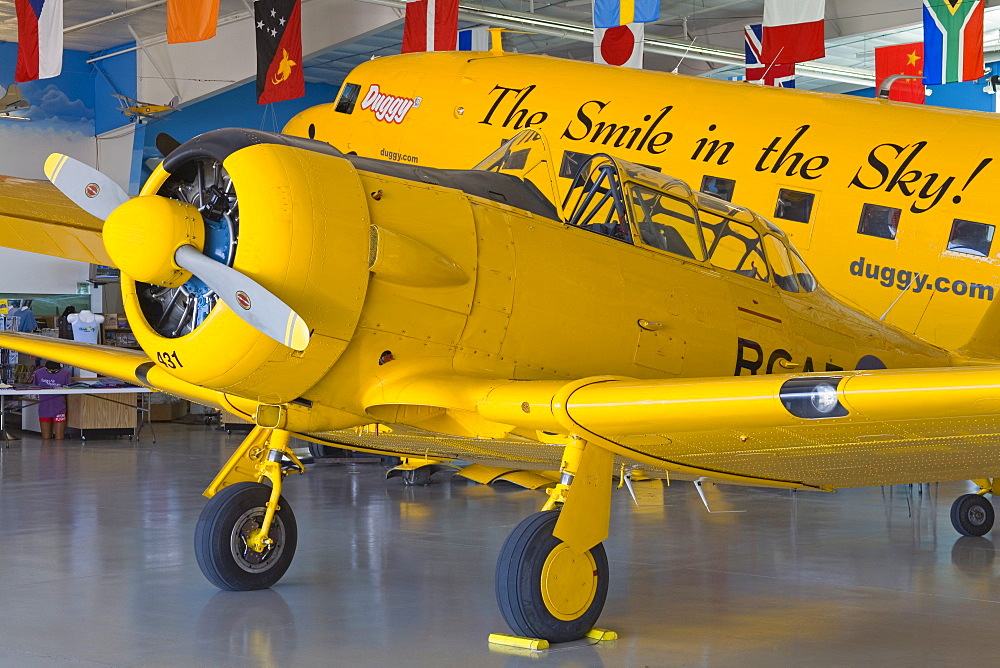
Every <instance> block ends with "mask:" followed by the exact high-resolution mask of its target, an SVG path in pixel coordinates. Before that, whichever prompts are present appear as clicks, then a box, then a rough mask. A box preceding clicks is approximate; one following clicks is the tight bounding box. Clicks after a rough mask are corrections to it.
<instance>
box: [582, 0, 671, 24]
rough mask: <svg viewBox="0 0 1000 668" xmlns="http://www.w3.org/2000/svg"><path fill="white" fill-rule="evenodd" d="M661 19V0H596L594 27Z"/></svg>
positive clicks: (650, 21)
mask: <svg viewBox="0 0 1000 668" xmlns="http://www.w3.org/2000/svg"><path fill="white" fill-rule="evenodd" d="M659 20H660V0H594V27H595V28H616V27H618V26H624V25H629V24H630V23H652V22H653V21H659Z"/></svg>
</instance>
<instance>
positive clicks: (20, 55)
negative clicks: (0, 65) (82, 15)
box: [14, 0, 63, 82]
mask: <svg viewBox="0 0 1000 668" xmlns="http://www.w3.org/2000/svg"><path fill="white" fill-rule="evenodd" d="M14 6H15V8H16V10H17V69H16V70H15V72H14V81H17V82H22V81H34V80H35V79H48V78H50V77H57V76H59V74H60V72H62V55H63V0H14Z"/></svg>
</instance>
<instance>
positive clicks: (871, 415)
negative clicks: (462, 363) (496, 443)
mask: <svg viewBox="0 0 1000 668" xmlns="http://www.w3.org/2000/svg"><path fill="white" fill-rule="evenodd" d="M378 394H379V401H378V402H375V404H373V405H372V406H371V407H370V409H369V411H370V412H371V413H372V414H373V415H377V416H380V417H383V416H384V417H385V418H389V419H390V420H391V419H392V418H393V417H395V416H405V415H406V411H404V410H401V409H400V407H405V406H422V407H427V406H438V407H442V408H443V410H445V411H452V412H456V413H459V414H463V413H469V412H473V413H475V414H476V415H477V416H478V417H480V418H482V419H485V420H487V421H488V422H489V423H491V424H493V425H506V429H507V430H508V431H509V432H510V433H517V434H525V433H526V432H529V431H533V432H535V433H536V434H539V435H541V434H546V433H549V434H575V435H577V436H580V437H582V438H585V439H588V440H591V441H593V442H595V443H598V444H600V445H602V446H603V447H605V448H607V449H609V450H611V451H612V452H614V453H615V454H617V455H620V456H622V457H626V458H628V459H631V460H635V461H638V462H641V463H644V464H648V465H651V466H656V467H659V468H664V469H667V470H671V471H676V472H680V473H688V474H693V475H699V474H700V475H705V476H710V477H713V478H717V479H722V480H732V481H734V482H753V483H757V484H766V485H774V486H782V487H799V486H804V487H813V488H820V489H834V488H838V487H856V486H863V485H880V484H899V483H907V482H922V481H935V480H962V479H971V478H983V477H998V476H1000V367H966V368H949V369H941V370H937V369H929V370H928V369H918V370H904V371H886V370H880V371H854V372H842V373H838V374H836V375H825V374H799V375H793V376H785V375H782V376H758V377H741V378H708V379H686V380H631V379H622V378H609V377H600V378H586V379H581V380H579V381H574V382H569V383H566V382H562V381H493V382H490V381H484V380H476V379H469V378H452V379H451V380H450V381H449V380H448V379H446V378H440V377H427V378H422V379H419V380H414V379H413V378H410V379H408V380H406V381H404V382H400V383H398V384H394V383H388V384H385V383H384V384H383V385H382V386H381V387H380V388H379V392H378ZM464 422H465V423H466V424H468V423H469V421H468V419H467V418H466V419H465V420H464ZM489 437H490V438H494V439H495V438H496V435H495V434H489ZM480 442H482V441H480ZM470 446H471V450H472V451H473V452H474V450H475V442H474V441H471V442H470Z"/></svg>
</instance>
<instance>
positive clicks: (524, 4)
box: [0, 0, 1000, 90]
mask: <svg viewBox="0 0 1000 668" xmlns="http://www.w3.org/2000/svg"><path fill="white" fill-rule="evenodd" d="M327 1H328V0H303V2H304V8H303V14H304V16H305V17H306V20H308V13H309V9H308V6H309V5H311V4H313V3H322V2H327ZM373 1H374V2H377V3H379V4H399V0H357V2H358V3H359V4H362V3H363V2H373ZM763 4H764V3H763V0H735V1H733V0H679V1H674V0H662V1H661V11H660V15H661V18H660V20H659V21H658V22H656V23H655V24H647V26H646V37H647V39H654V40H655V39H662V40H668V41H671V42H673V43H682V44H692V43H693V44H695V45H697V46H698V47H714V48H717V49H721V50H724V51H728V52H730V54H731V55H732V56H737V55H738V54H739V53H740V52H741V50H742V48H743V25H744V24H746V23H750V22H754V21H759V20H760V17H761V16H762V14H763ZM995 5H1000V0H988V1H987V6H988V7H990V6H995ZM64 7H65V26H66V29H67V32H66V34H65V46H66V48H69V49H76V50H80V51H87V52H94V51H99V50H103V49H110V48H113V47H116V46H118V45H121V44H125V43H129V42H132V41H133V40H132V36H131V34H130V33H129V26H131V28H132V29H133V30H135V32H136V34H138V35H139V37H140V38H141V39H143V40H144V41H145V40H159V39H162V35H163V33H164V30H165V25H166V0H65V4H64ZM461 7H462V8H465V9H468V10H469V11H467V12H463V13H462V14H461V15H460V17H461V18H462V25H463V27H466V26H472V25H477V24H481V23H485V21H483V22H480V21H471V20H468V19H469V18H470V17H471V16H472V14H474V13H477V12H478V13H479V14H482V13H483V12H486V11H492V12H496V13H499V14H504V13H507V14H511V15H513V14H517V15H527V16H538V17H543V18H547V19H550V20H556V21H560V22H565V23H567V24H579V25H584V26H586V25H589V23H590V14H591V0H556V1H554V2H549V1H547V0H484V1H482V2H477V3H472V2H469V3H466V2H462V4H461ZM249 8H250V4H249V0H221V2H220V11H219V16H220V23H225V22H231V21H236V20H239V19H242V18H245V17H246V16H247V14H248V12H249ZM360 9H361V11H363V7H362V8H360ZM398 13H399V16H400V17H401V16H402V10H398ZM998 13H1000V12H998ZM111 16H115V17H116V18H115V19H114V20H108V19H109V17H111ZM826 19H827V20H826V36H827V39H828V45H829V48H828V56H827V58H826V59H824V60H823V61H820V62H821V63H824V64H829V65H832V66H836V67H841V68H848V69H851V70H854V71H856V72H857V73H858V74H860V75H861V76H867V75H870V72H871V70H872V68H873V67H874V62H873V55H872V51H873V49H874V47H876V46H884V45H887V44H897V43H903V42H907V41H914V40H915V39H919V32H917V33H914V32H913V31H910V32H906V31H905V30H901V29H900V28H899V26H904V27H906V26H913V25H916V24H918V23H919V21H920V19H921V10H920V3H919V2H917V1H916V0H885V1H883V2H878V3H873V2H871V1H870V0H827V3H826ZM401 39H402V23H401V21H395V22H392V23H389V24H387V25H385V26H384V27H383V28H380V29H378V30H376V31H374V32H371V33H369V34H362V35H357V36H355V37H354V38H352V39H349V40H346V41H343V42H340V43H338V44H332V45H329V46H328V47H327V48H324V49H323V50H321V51H320V52H319V53H315V54H309V57H308V59H307V61H306V62H305V63H304V64H305V73H306V78H307V80H308V81H313V82H324V83H329V84H332V85H339V84H340V83H341V81H342V80H343V78H344V76H345V75H346V73H347V72H349V71H350V70H351V69H352V68H353V67H354V66H355V65H357V64H358V63H360V62H363V61H364V60H367V59H369V58H371V57H373V56H382V55H391V54H394V53H398V50H399V44H400V41H401ZM0 40H2V41H17V24H16V19H15V11H14V0H0ZM986 42H987V49H988V50H989V49H990V47H991V46H992V47H993V48H994V49H997V48H998V47H1000V17H998V18H997V19H990V18H989V17H988V18H987V36H986ZM505 45H506V48H507V49H508V50H510V51H518V52H521V53H544V54H549V55H554V56H560V57H568V58H575V59H581V60H590V59H591V58H592V46H591V45H590V43H589V42H587V41H585V40H581V38H580V37H579V35H577V36H572V35H570V34H566V35H561V36H560V35H553V34H511V35H508V36H506V38H505ZM669 50H670V49H667V51H669ZM679 60H680V59H679V58H678V57H677V56H676V55H664V54H663V53H648V52H647V54H646V68H647V69H653V70H673V69H674V68H675V67H677V65H678V62H679ZM680 71H682V72H685V73H687V74H709V73H714V74H713V75H714V76H736V75H737V74H738V73H741V68H738V67H728V68H727V67H724V63H720V62H707V61H706V60H704V59H702V58H700V57H699V56H698V55H697V54H696V53H690V54H689V55H688V56H687V57H686V58H684V59H683V61H682V62H681V64H680ZM801 74H805V73H802V72H800V79H799V85H800V87H804V88H823V89H828V90H836V89H844V88H849V87H853V88H857V87H858V84H854V85H853V86H848V85H844V84H843V83H839V84H838V83H836V82H834V83H831V81H830V80H829V78H824V79H817V78H813V77H810V76H808V75H806V76H801Z"/></svg>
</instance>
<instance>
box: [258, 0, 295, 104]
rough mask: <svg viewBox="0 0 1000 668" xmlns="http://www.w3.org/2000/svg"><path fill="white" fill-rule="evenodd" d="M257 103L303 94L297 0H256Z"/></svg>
mask: <svg viewBox="0 0 1000 668" xmlns="http://www.w3.org/2000/svg"><path fill="white" fill-rule="evenodd" d="M253 6H254V27H255V29H256V33H257V104H270V103H271V102H281V101H282V100H292V99H295V98H297V97H302V96H303V95H305V94H306V84H305V78H304V77H303V76H302V14H301V7H302V3H301V0H257V2H255V3H253Z"/></svg>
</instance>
